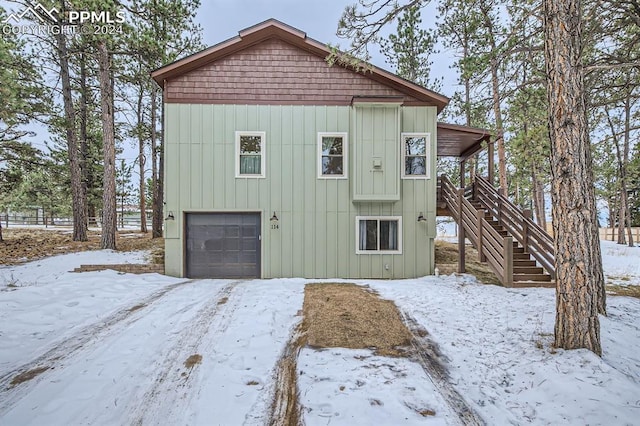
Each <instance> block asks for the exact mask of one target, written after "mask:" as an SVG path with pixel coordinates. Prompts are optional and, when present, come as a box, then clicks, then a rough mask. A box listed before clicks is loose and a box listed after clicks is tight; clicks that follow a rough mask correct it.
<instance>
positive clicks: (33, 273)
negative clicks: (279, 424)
mask: <svg viewBox="0 0 640 426" xmlns="http://www.w3.org/2000/svg"><path fill="white" fill-rule="evenodd" d="M141 256H142V254H135V253H134V254H132V253H113V252H109V251H100V252H85V253H76V254H69V255H64V256H58V257H54V258H49V259H45V260H42V261H38V262H31V263H29V264H25V265H21V266H13V267H5V268H0V425H11V426H13V425H47V426H50V425H51V426H56V425H89V424H90V425H121V424H122V425H125V424H127V425H128V424H143V425H186V424H189V425H204V424H206V425H225V426H226V425H230V426H234V425H243V424H247V425H263V424H267V423H268V422H269V421H270V420H271V419H270V418H269V417H270V412H271V404H272V401H273V395H274V389H275V386H276V383H274V381H275V379H274V378H275V376H276V374H275V369H276V366H277V365H278V361H279V360H280V359H281V356H282V354H283V352H284V350H285V348H286V347H287V344H288V342H289V339H290V337H291V335H292V333H293V331H294V330H295V328H296V326H297V324H298V323H299V322H300V320H301V317H300V312H301V309H302V306H303V298H304V285H305V284H306V283H307V282H309V280H303V279H288V280H282V279H281V280H264V281H263V280H254V281H248V282H236V281H230V280H199V281H190V280H184V279H176V278H170V277H165V276H161V275H155V274H147V275H140V276H137V275H130V274H119V273H116V272H113V271H103V272H90V273H82V274H75V273H69V272H67V271H69V270H71V269H73V268H74V267H75V266H78V265H79V264H81V263H84V264H87V263H122V262H126V261H131V262H139V261H140V260H139V259H140V258H141ZM615 258H616V263H617V264H619V265H618V266H619V267H620V268H624V270H625V273H627V274H630V276H631V280H630V282H638V279H639V278H640V277H638V274H637V271H635V269H632V268H633V267H634V266H636V265H637V264H638V263H640V262H637V260H638V257H637V255H635V252H632V253H631V256H628V257H627V258H626V260H625V258H623V257H622V256H615ZM606 269H607V265H606V264H605V270H606ZM357 283H358V284H363V285H368V286H370V287H371V288H373V289H375V290H376V291H378V292H379V293H380V295H381V296H382V297H383V298H386V299H390V300H393V301H394V302H395V303H396V305H397V306H398V307H399V308H400V310H401V312H402V313H403V315H406V316H407V317H408V318H410V319H411V318H412V319H413V320H415V321H416V323H417V324H418V325H419V326H421V327H424V329H426V330H427V331H428V333H429V336H430V338H431V339H432V340H433V341H434V342H435V344H437V345H438V346H439V350H440V352H441V353H442V361H443V363H444V366H445V367H446V369H447V371H446V377H445V379H446V380H447V382H448V385H451V386H453V387H454V388H455V390H456V392H457V393H459V394H460V396H461V397H462V398H464V400H465V401H466V403H467V404H468V405H469V406H470V407H471V408H472V409H473V410H475V411H476V412H477V413H478V414H479V416H481V417H482V418H483V419H484V421H485V422H486V423H487V424H591V425H631V424H637V418H638V414H639V413H640V398H639V396H638V395H640V351H639V350H638V348H640V328H639V327H638V318H639V317H640V300H638V299H632V298H627V297H610V298H609V300H608V303H609V316H608V317H606V318H604V317H602V318H601V325H602V345H603V350H604V353H603V357H602V358H598V357H597V356H595V355H593V354H591V353H589V352H588V351H584V350H582V351H562V350H557V349H554V348H552V347H551V343H552V340H553V338H552V333H553V319H554V315H555V312H554V310H555V309H554V307H555V305H554V291H553V290H552V289H505V288H501V287H497V286H485V285H481V284H479V283H478V282H477V281H475V280H474V279H473V278H472V277H469V276H446V277H425V278H421V279H416V280H403V281H369V280H359V281H358V282H357ZM423 370H424V368H421V367H420V365H419V364H418V363H416V362H413V361H412V360H410V359H407V358H388V357H381V356H378V355H375V354H374V353H373V352H372V351H369V350H348V349H342V348H332V349H324V350H318V349H316V348H310V347H305V348H303V349H302V351H301V352H300V354H299V356H298V374H299V377H298V378H299V380H298V386H299V399H300V403H301V405H302V416H303V418H304V420H305V421H306V424H308V425H312V424H318V425H325V424H332V425H370V424H376V425H383V424H386V425H398V424H407V425H412V424H431V425H434V424H442V425H445V424H446V425H455V424H460V422H459V420H458V419H457V418H456V416H455V415H451V413H448V408H447V406H446V404H444V403H443V395H438V393H440V394H443V393H444V392H443V391H442V387H439V386H438V384H437V382H438V379H439V378H438V377H435V378H434V377H431V378H429V377H428V376H426V375H425V373H424V371H423ZM434 379H435V382H434ZM432 382H433V383H432ZM444 399H448V398H446V395H444Z"/></svg>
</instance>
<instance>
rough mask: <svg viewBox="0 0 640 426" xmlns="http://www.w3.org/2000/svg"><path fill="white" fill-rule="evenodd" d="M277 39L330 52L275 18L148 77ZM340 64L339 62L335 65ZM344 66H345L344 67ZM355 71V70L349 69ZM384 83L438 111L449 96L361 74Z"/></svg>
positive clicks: (171, 74)
mask: <svg viewBox="0 0 640 426" xmlns="http://www.w3.org/2000/svg"><path fill="white" fill-rule="evenodd" d="M272 38H276V39H280V40H282V41H284V42H286V43H289V44H291V45H293V46H295V47H298V48H300V49H302V50H304V51H306V52H309V53H311V54H313V55H315V56H317V57H319V58H322V59H324V58H326V57H327V56H329V54H330V53H331V51H330V49H329V47H328V46H327V45H325V44H323V43H320V42H318V41H316V40H314V39H312V38H309V37H307V35H306V33H304V32H302V31H300V30H298V29H296V28H293V27H291V26H289V25H287V24H285V23H283V22H280V21H278V20H275V19H269V20H267V21H264V22H262V23H260V24H257V25H254V26H252V27H249V28H246V29H244V30H241V31H240V32H239V33H238V36H236V37H233V38H230V39H228V40H226V41H223V42H221V43H218V44H216V45H214V46H212V47H210V48H208V49H205V50H202V51H200V52H198V53H195V54H193V55H191V56H188V57H186V58H183V59H180V60H177V61H175V62H173V63H171V64H168V65H165V66H163V67H161V68H159V69H157V70H155V71H153V72H152V73H151V77H152V78H153V79H154V80H155V81H156V82H157V83H158V84H159V85H160V86H163V87H164V84H163V83H164V81H166V80H171V79H173V78H176V77H179V76H182V75H184V74H186V73H189V72H190V71H193V70H196V69H198V68H201V67H203V66H205V65H207V64H210V63H212V62H215V61H217V60H219V59H222V58H225V57H227V56H229V55H232V54H234V53H237V52H240V51H242V50H245V49H247V48H249V47H251V46H254V45H256V44H258V43H260V42H263V41H265V40H268V39H272ZM334 66H340V65H334ZM343 68H346V67H343ZM352 72H354V73H355V72H356V71H352ZM362 75H364V76H365V77H367V78H369V79H371V80H374V81H376V82H378V83H380V84H382V85H384V86H387V87H390V88H393V89H395V90H397V91H399V92H401V93H404V94H406V95H408V96H411V97H413V98H415V99H417V100H419V101H422V102H425V103H428V104H430V105H435V106H436V107H437V109H438V112H440V111H441V110H442V109H443V108H444V107H445V106H446V105H447V104H448V103H449V98H447V97H446V96H443V95H440V94H438V93H436V92H433V91H431V90H428V89H425V88H424V87H422V86H420V85H418V84H415V83H412V82H410V81H408V80H405V79H403V78H401V77H398V76H397V75H395V74H393V73H390V72H388V71H385V70H383V69H381V68H378V67H375V66H372V68H371V71H370V72H369V71H368V72H367V73H366V74H362Z"/></svg>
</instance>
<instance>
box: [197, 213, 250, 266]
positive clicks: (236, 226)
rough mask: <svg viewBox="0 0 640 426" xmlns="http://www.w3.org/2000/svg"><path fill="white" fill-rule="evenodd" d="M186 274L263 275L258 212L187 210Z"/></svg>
mask: <svg viewBox="0 0 640 426" xmlns="http://www.w3.org/2000/svg"><path fill="white" fill-rule="evenodd" d="M186 219H187V223H186V225H187V235H186V240H187V250H186V251H187V252H186V267H187V271H186V275H187V277H190V278H260V214H259V213H189V214H187V217H186Z"/></svg>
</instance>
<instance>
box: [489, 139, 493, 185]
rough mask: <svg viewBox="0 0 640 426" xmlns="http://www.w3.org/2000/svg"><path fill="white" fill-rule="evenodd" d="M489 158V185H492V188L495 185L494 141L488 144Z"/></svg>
mask: <svg viewBox="0 0 640 426" xmlns="http://www.w3.org/2000/svg"><path fill="white" fill-rule="evenodd" d="M488 150H489V153H488V157H489V183H490V184H491V186H493V185H494V183H493V161H494V160H493V141H489V143H488Z"/></svg>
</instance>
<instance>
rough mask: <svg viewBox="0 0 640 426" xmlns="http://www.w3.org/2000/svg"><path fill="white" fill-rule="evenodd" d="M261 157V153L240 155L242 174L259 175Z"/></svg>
mask: <svg viewBox="0 0 640 426" xmlns="http://www.w3.org/2000/svg"><path fill="white" fill-rule="evenodd" d="M260 160H261V158H260V156H259V155H241V156H240V174H241V175H259V174H260V173H261V170H260V169H261V161H260Z"/></svg>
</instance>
